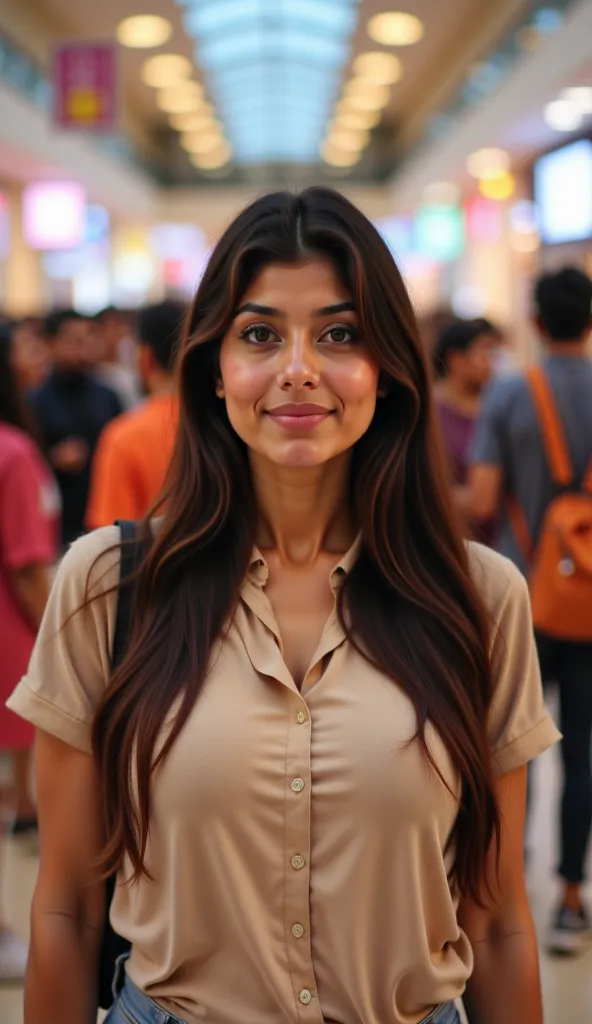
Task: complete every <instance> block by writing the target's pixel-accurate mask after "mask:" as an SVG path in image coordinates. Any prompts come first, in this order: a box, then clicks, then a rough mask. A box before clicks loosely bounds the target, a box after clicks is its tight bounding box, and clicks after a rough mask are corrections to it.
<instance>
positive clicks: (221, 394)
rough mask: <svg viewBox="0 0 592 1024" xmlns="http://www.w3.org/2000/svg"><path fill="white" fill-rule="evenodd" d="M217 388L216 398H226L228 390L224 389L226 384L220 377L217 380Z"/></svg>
mask: <svg viewBox="0 0 592 1024" xmlns="http://www.w3.org/2000/svg"><path fill="white" fill-rule="evenodd" d="M215 390H216V398H225V397H226V392H225V390H224V384H223V383H222V379H221V378H220V377H218V379H217V380H216V389H215Z"/></svg>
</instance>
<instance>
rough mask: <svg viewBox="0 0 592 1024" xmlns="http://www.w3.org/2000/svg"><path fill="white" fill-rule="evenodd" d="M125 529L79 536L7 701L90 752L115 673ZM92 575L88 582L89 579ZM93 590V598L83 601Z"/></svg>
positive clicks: (29, 718)
mask: <svg viewBox="0 0 592 1024" xmlns="http://www.w3.org/2000/svg"><path fill="white" fill-rule="evenodd" d="M119 536H120V535H119V530H118V528H117V527H108V528H107V529H104V530H97V531H96V532H95V533H91V534H88V535H87V536H86V537H82V538H81V539H80V540H78V541H76V542H75V543H74V544H73V545H72V547H71V548H70V549H69V551H68V553H67V554H66V556H65V557H64V559H63V561H62V563H61V565H60V567H59V569H58V572H57V575H56V579H55V582H54V585H53V587H52V591H51V595H50V598H49V601H48V604H47V608H46V610H45V615H44V617H43V622H42V623H41V628H40V630H39V633H38V636H37V640H36V643H35V648H34V650H33V654H32V656H31V661H30V664H29V668H28V671H27V674H26V676H24V678H23V679H22V680H21V682H20V683H19V685H18V686H17V688H16V690H15V691H14V693H13V694H12V696H11V697H10V699H9V700H8V702H7V706H8V707H9V708H10V710H11V711H14V712H15V713H16V714H17V715H20V716H21V718H24V719H26V720H27V721H28V722H31V723H32V724H33V725H35V726H37V727H38V728H39V729H43V730H44V731H45V732H48V733H51V735H53V736H56V737H57V738H58V739H61V740H63V741H64V742H65V743H68V744H69V745H70V746H73V747H77V748H78V749H80V750H84V751H86V752H88V753H90V752H91V749H92V748H91V728H92V721H93V718H94V713H95V710H96V708H97V705H98V703H99V701H100V699H101V696H102V694H103V693H104V691H105V688H106V686H107V683H108V680H109V676H110V660H111V648H112V644H113V636H114V631H115V617H116V612H117V593H116V590H113V591H112V590H111V588H113V587H115V588H116V587H117V584H118V582H119V566H120V556H119V548H118V544H119ZM87 583H88V587H87ZM87 597H90V598H92V599H93V600H91V601H90V603H88V605H87V606H86V607H84V608H82V606H83V604H84V603H85V599H86V598H87Z"/></svg>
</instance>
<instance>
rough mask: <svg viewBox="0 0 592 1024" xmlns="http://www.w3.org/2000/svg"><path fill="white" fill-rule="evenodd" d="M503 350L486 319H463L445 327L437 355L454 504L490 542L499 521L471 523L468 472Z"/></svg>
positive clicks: (472, 528) (465, 522)
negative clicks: (489, 387)
mask: <svg viewBox="0 0 592 1024" xmlns="http://www.w3.org/2000/svg"><path fill="white" fill-rule="evenodd" d="M499 348H500V341H499V334H498V332H497V331H496V329H495V328H494V327H493V325H492V324H490V323H489V322H488V321H487V320H460V321H459V322H458V323H455V324H451V325H449V326H448V327H446V328H445V329H444V330H443V331H442V333H441V335H440V337H439V339H438V343H437V345H436V349H435V353H434V363H435V369H436V376H437V377H438V378H439V379H438V380H437V383H436V385H435V387H434V393H435V396H436V408H437V410H438V418H439V420H440V427H441V430H442V437H443V440H444V447H445V449H446V453H447V455H448V459H449V463H450V467H451V470H452V476H453V482H454V489H453V501H454V505H455V508H456V509H457V512H458V513H459V516H460V518H461V522H462V523H463V525H464V527H465V529H466V531H467V532H468V533H469V534H470V536H471V537H473V539H475V540H479V541H481V543H482V544H490V545H491V544H493V541H494V539H495V532H496V523H495V520H487V521H481V522H474V521H473V522H469V521H468V508H469V505H470V503H471V494H470V492H469V487H468V485H467V476H468V469H469V461H470V456H471V447H472V444H473V438H474V436H475V428H476V425H477V417H478V415H479V409H480V407H481V399H482V396H483V392H484V390H485V388H486V387H487V384H488V382H489V380H490V379H491V376H492V373H493V369H494V363H495V358H496V355H497V353H498V351H499Z"/></svg>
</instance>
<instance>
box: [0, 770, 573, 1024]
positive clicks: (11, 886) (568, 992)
mask: <svg viewBox="0 0 592 1024" xmlns="http://www.w3.org/2000/svg"><path fill="white" fill-rule="evenodd" d="M558 781H559V772H558V755H557V751H556V750H553V751H549V752H548V753H547V754H545V755H543V757H542V758H540V760H539V762H538V763H537V765H536V773H535V792H534V798H533V813H532V820H531V829H530V832H531V836H530V841H529V846H530V848H531V850H532V858H531V864H530V869H529V892H530V897H531V902H532V907H533V912H534V915H535V919H536V923H537V927H538V929H539V934H540V935H544V933H545V929H546V926H547V922H548V918H549V913H550V911H551V908H552V906H553V904H554V900H555V892H556V887H555V883H554V881H553V863H554V861H555V859H556V840H555V833H554V827H553V823H554V820H555V814H556V807H557V789H558ZM591 869H592V863H591ZM35 870H36V864H35V860H34V859H33V858H31V857H30V856H27V855H26V854H25V853H24V852H23V851H22V850H20V851H19V849H18V848H17V847H16V846H14V845H11V844H9V843H7V844H6V845H5V850H4V856H3V862H2V867H1V878H2V881H3V892H4V897H3V899H4V907H5V910H6V915H7V918H8V920H9V922H11V923H12V924H13V925H14V927H15V928H17V929H18V931H19V932H20V933H21V934H22V935H23V936H26V935H27V931H28V914H29V901H30V898H31V892H32V889H33V885H34V882H35ZM590 874H591V875H592V870H591V871H590ZM590 898H591V901H592V890H591V892H590ZM541 969H542V978H543V991H544V1003H545V1024H590V1022H591V1021H592V949H591V950H590V952H589V953H587V954H586V955H585V956H583V957H581V958H579V959H577V960H571V961H562V960H552V959H549V958H548V957H547V956H546V955H545V954H544V953H542V954H541ZM0 1024H22V1002H21V994H20V992H18V991H14V990H13V991H9V990H2V989H0ZM525 1024H527V1022H526V1021H525Z"/></svg>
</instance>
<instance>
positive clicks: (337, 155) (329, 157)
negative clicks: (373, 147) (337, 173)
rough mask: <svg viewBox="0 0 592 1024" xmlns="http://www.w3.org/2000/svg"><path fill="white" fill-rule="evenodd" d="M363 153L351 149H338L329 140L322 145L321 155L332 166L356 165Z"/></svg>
mask: <svg viewBox="0 0 592 1024" xmlns="http://www.w3.org/2000/svg"><path fill="white" fill-rule="evenodd" d="M361 155H362V153H361V150H358V152H352V151H351V150H344V149H337V147H336V146H333V145H332V144H331V143H330V142H329V141H328V140H327V141H326V142H324V143H323V145H322V146H321V156H322V157H323V160H324V161H325V163H326V164H330V165H331V166H332V167H354V166H355V164H357V163H358V162H359V160H360V157H361Z"/></svg>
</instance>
